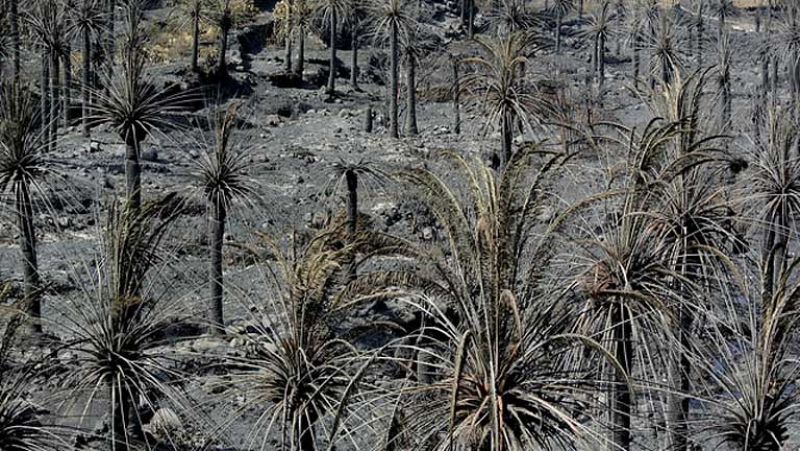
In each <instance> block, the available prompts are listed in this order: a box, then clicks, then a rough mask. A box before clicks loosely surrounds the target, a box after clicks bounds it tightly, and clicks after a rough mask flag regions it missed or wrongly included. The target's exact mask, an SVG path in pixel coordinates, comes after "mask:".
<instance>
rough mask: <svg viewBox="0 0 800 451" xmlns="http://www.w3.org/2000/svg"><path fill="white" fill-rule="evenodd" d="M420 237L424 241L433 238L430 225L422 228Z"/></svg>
mask: <svg viewBox="0 0 800 451" xmlns="http://www.w3.org/2000/svg"><path fill="white" fill-rule="evenodd" d="M422 239H423V240H425V241H432V240H433V229H432V228H431V227H423V228H422Z"/></svg>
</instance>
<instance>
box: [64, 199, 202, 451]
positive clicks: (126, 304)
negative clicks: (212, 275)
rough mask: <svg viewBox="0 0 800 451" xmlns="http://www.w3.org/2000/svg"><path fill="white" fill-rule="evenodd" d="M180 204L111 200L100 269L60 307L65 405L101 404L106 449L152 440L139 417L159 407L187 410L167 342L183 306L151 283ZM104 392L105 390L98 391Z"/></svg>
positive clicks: (84, 409)
mask: <svg viewBox="0 0 800 451" xmlns="http://www.w3.org/2000/svg"><path fill="white" fill-rule="evenodd" d="M180 213H181V210H180V208H178V203H176V202H175V199H174V196H167V197H165V198H164V199H161V200H159V201H157V202H147V203H145V204H144V205H142V206H139V207H137V208H133V206H132V205H131V203H130V202H129V201H126V203H125V204H118V203H114V204H112V205H111V208H110V212H109V215H110V219H109V222H108V224H107V226H106V239H105V240H104V241H105V243H104V244H105V248H106V249H105V250H104V254H103V256H101V257H100V258H99V260H98V263H97V267H96V268H92V269H91V270H87V271H88V272H89V274H80V271H78V272H77V273H76V277H86V278H88V279H89V281H87V284H86V287H85V288H83V290H82V291H81V295H80V296H81V297H82V299H81V301H82V302H80V303H79V304H72V303H68V304H65V305H61V306H57V308H58V309H59V313H60V314H61V315H63V316H61V318H63V319H62V320H61V321H60V322H59V324H58V325H57V330H58V332H59V333H65V334H68V335H67V336H69V337H70V339H69V340H68V342H66V343H65V344H64V346H65V347H66V349H68V350H69V351H70V352H72V353H74V355H75V359H74V360H73V361H68V362H64V363H63V364H62V367H61V368H60V374H62V376H61V377H62V380H61V384H62V386H63V387H65V389H66V390H67V391H66V395H65V398H64V400H63V401H61V403H60V405H61V407H62V408H63V409H65V411H70V410H73V409H79V411H80V412H84V414H82V415H81V416H80V417H79V418H78V420H79V421H80V422H81V423H84V422H85V421H87V418H86V417H84V415H86V413H85V412H88V411H89V407H90V406H92V405H96V404H98V403H101V402H102V403H103V404H102V405H105V406H107V408H108V418H109V433H110V436H108V437H98V438H101V439H105V440H106V444H107V449H110V450H113V451H127V450H129V449H139V448H138V447H141V446H145V447H146V448H152V447H154V446H155V445H156V444H155V443H153V440H152V438H148V437H147V436H146V435H145V434H144V430H143V427H144V421H145V419H146V418H149V417H151V416H152V415H153V414H154V413H155V411H156V410H157V409H158V407H159V406H165V405H167V406H173V407H175V406H177V407H178V408H179V409H180V411H182V412H185V413H186V414H189V413H190V412H191V411H190V410H189V408H188V405H187V401H186V400H185V397H184V396H182V395H181V393H180V390H178V389H177V387H176V386H175V385H174V384H175V383H176V382H180V381H181V380H183V376H182V375H181V374H180V372H179V371H178V370H177V369H176V368H175V366H174V359H175V357H174V356H171V355H170V352H172V351H170V349H171V348H169V347H165V346H164V345H165V341H166V340H167V339H168V337H169V334H168V332H167V331H168V329H169V327H171V326H173V325H174V324H175V323H176V322H179V321H181V320H184V319H186V317H187V316H188V315H187V314H186V310H185V307H183V306H181V305H179V304H178V303H176V302H174V301H171V300H169V299H167V298H164V297H162V296H163V295H161V294H158V293H157V292H156V291H154V290H153V289H151V285H150V283H149V280H151V279H149V278H148V277H149V276H152V274H151V272H153V269H154V268H155V269H158V270H160V271H165V270H166V266H167V265H166V264H165V263H164V262H165V255H164V253H163V246H162V243H163V240H164V237H165V236H166V234H167V232H168V231H169V228H170V226H171V224H173V223H174V221H175V219H176V218H177V217H178V216H179V215H180ZM103 389H105V390H107V392H106V393H107V396H103V395H102V394H101V393H102V390H103Z"/></svg>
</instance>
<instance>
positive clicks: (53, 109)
mask: <svg viewBox="0 0 800 451" xmlns="http://www.w3.org/2000/svg"><path fill="white" fill-rule="evenodd" d="M59 74H60V68H59V59H58V54H57V53H56V52H55V50H54V49H53V50H50V145H51V147H52V148H53V149H55V143H56V140H57V139H58V120H59V117H58V115H59V106H60V102H61V96H60V94H59V87H58V85H59Z"/></svg>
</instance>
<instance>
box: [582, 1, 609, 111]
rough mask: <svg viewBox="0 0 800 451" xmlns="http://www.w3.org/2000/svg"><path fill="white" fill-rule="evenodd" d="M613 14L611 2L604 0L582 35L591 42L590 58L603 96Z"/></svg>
mask: <svg viewBox="0 0 800 451" xmlns="http://www.w3.org/2000/svg"><path fill="white" fill-rule="evenodd" d="M612 23H613V15H612V10H611V2H610V1H608V0H604V1H603V3H602V4H601V6H600V9H599V10H598V11H597V12H595V13H594V14H592V15H591V16H590V17H589V19H588V26H587V27H586V29H585V30H584V31H582V32H581V34H580V36H581V37H584V38H586V39H587V40H588V41H590V42H591V46H590V47H589V49H590V58H591V61H592V74H593V78H594V80H596V82H597V86H598V92H599V93H600V95H601V96H602V93H603V86H604V84H605V74H606V63H605V59H606V43H607V42H608V41H609V40H610V39H611V35H612Z"/></svg>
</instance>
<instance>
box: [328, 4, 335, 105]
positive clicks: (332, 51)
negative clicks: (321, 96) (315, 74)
mask: <svg viewBox="0 0 800 451" xmlns="http://www.w3.org/2000/svg"><path fill="white" fill-rule="evenodd" d="M330 21H331V22H330V28H331V29H330V36H329V40H330V44H329V45H330V49H329V50H330V65H329V66H328V67H329V68H330V72H329V73H328V95H333V93H334V92H335V91H336V9H335V8H331V14H330Z"/></svg>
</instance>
